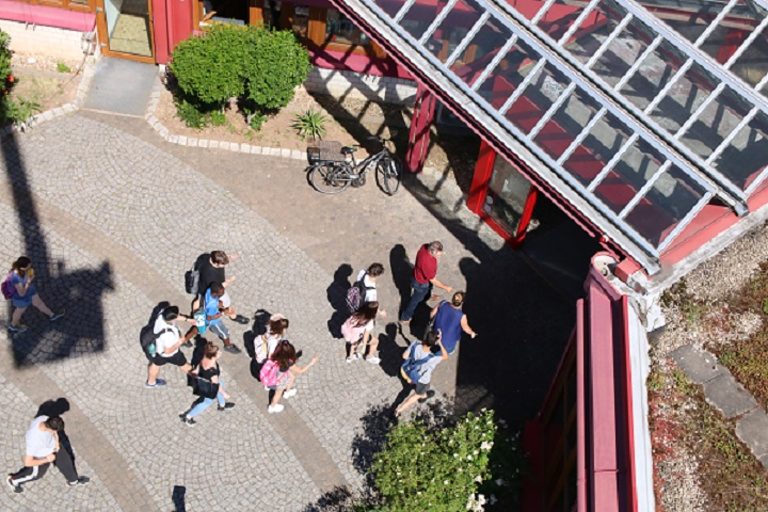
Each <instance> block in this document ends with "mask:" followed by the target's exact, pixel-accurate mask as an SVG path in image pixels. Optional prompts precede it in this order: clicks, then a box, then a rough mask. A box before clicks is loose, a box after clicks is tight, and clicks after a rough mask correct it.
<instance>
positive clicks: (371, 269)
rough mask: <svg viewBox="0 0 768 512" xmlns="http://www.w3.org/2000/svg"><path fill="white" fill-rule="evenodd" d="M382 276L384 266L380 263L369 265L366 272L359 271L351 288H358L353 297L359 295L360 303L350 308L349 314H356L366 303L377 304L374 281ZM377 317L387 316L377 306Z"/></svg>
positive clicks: (377, 296)
mask: <svg viewBox="0 0 768 512" xmlns="http://www.w3.org/2000/svg"><path fill="white" fill-rule="evenodd" d="M382 274H384V265H382V264H381V263H371V264H370V265H369V266H368V268H367V269H366V270H361V271H360V272H358V273H357V277H356V278H355V282H354V283H353V284H352V286H353V287H357V288H358V293H355V294H353V295H359V297H360V301H359V304H357V305H356V306H357V307H355V308H350V311H349V312H350V314H353V313H357V312H358V311H359V310H360V309H361V308H362V307H363V306H364V305H365V304H366V303H368V302H378V301H379V294H378V290H377V289H376V281H378V279H379V277H381V276H382ZM378 314H379V315H381V317H382V318H385V317H386V316H387V312H386V311H384V309H383V308H381V307H380V306H379V312H378Z"/></svg>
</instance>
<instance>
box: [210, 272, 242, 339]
mask: <svg viewBox="0 0 768 512" xmlns="http://www.w3.org/2000/svg"><path fill="white" fill-rule="evenodd" d="M224 293H225V290H224V285H223V284H222V283H219V282H213V283H211V286H210V287H209V288H208V290H207V291H206V292H205V298H204V300H203V310H204V312H205V325H206V329H207V330H210V331H211V332H212V333H214V334H215V335H216V336H218V337H219V339H220V340H221V341H222V342H224V350H225V351H227V352H229V353H230V354H239V353H240V352H241V350H240V349H239V348H238V347H237V345H235V344H234V343H232V340H231V339H230V338H229V329H228V328H227V326H226V325H225V324H224V320H223V318H222V317H223V316H224V315H225V313H224V311H226V308H225V307H224V305H223V304H222V302H221V297H222V296H223V295H224Z"/></svg>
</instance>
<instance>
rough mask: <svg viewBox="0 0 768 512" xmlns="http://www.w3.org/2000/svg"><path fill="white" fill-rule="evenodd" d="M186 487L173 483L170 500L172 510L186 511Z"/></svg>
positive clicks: (174, 511) (177, 511)
mask: <svg viewBox="0 0 768 512" xmlns="http://www.w3.org/2000/svg"><path fill="white" fill-rule="evenodd" d="M186 494H187V488H186V487H184V486H183V485H174V486H173V492H172V493H171V502H173V512H186V511H187V504H186V498H185V496H186Z"/></svg>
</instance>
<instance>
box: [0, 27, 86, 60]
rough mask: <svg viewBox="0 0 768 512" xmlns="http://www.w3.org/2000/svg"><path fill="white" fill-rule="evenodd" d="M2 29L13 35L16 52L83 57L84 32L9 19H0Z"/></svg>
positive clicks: (70, 57) (0, 28) (60, 57)
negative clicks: (27, 23)
mask: <svg viewBox="0 0 768 512" xmlns="http://www.w3.org/2000/svg"><path fill="white" fill-rule="evenodd" d="M0 30H3V31H5V32H7V33H8V34H9V35H10V36H11V50H13V51H15V52H19V53H31V54H38V55H45V56H46V57H50V58H52V59H62V60H65V61H77V60H80V59H81V58H82V57H83V50H82V46H81V39H82V35H83V33H82V32H77V31H74V30H65V29H61V28H53V27H42V26H34V27H33V26H32V25H27V26H25V24H24V23H19V22H16V21H7V20H0Z"/></svg>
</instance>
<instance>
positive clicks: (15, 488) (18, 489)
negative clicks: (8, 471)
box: [5, 475, 24, 494]
mask: <svg viewBox="0 0 768 512" xmlns="http://www.w3.org/2000/svg"><path fill="white" fill-rule="evenodd" d="M5 481H6V483H7V484H8V487H10V488H11V489H12V490H13V492H15V493H16V494H19V493H20V492H24V489H22V488H21V486H20V485H19V484H15V483H13V479H12V478H11V475H8V478H6V479H5Z"/></svg>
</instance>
